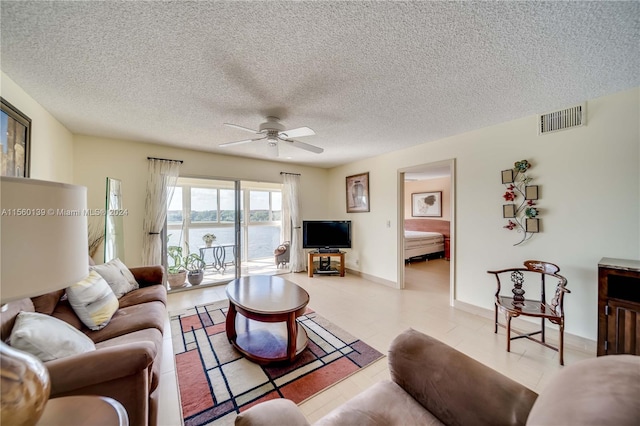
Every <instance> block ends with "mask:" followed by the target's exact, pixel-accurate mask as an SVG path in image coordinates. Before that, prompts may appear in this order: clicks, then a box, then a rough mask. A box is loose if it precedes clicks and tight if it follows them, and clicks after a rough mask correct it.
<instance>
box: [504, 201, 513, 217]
mask: <svg viewBox="0 0 640 426" xmlns="http://www.w3.org/2000/svg"><path fill="white" fill-rule="evenodd" d="M502 217H504V218H510V217H516V205H515V204H503V205H502Z"/></svg>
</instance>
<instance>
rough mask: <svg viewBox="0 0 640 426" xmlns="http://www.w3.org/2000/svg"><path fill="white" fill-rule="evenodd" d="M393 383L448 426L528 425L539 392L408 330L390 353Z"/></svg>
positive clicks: (446, 346) (440, 343)
mask: <svg viewBox="0 0 640 426" xmlns="http://www.w3.org/2000/svg"><path fill="white" fill-rule="evenodd" d="M389 370H390V372H391V379H392V380H393V381H394V382H396V383H397V384H398V385H400V386H401V387H402V388H403V389H404V390H405V391H406V392H407V393H408V394H410V395H411V396H412V397H413V398H414V399H415V400H416V401H418V402H419V403H420V404H421V405H422V406H423V407H425V408H426V409H427V410H429V411H430V412H431V413H432V414H433V415H434V416H436V417H437V418H438V419H439V420H440V421H441V422H442V423H444V424H447V425H470V424H473V425H524V424H525V422H526V420H527V416H528V415H529V411H530V410H531V407H532V406H533V403H534V402H535V400H536V398H537V394H536V393H535V392H533V391H531V390H530V389H528V388H527V387H525V386H523V385H521V384H519V383H517V382H515V381H513V380H511V379H510V378H508V377H506V376H503V375H502V374H500V373H498V372H497V371H495V370H492V369H491V368H489V367H487V366H485V365H484V364H481V363H480V362H478V361H476V360H474V359H473V358H470V357H468V356H467V355H465V354H463V353H461V352H459V351H457V350H455V349H453V348H452V347H450V346H448V345H446V344H445V343H442V342H440V341H439V340H437V339H434V338H433V337H430V336H427V335H425V334H422V333H420V332H418V331H415V330H412V329H409V330H407V331H405V332H403V333H402V334H400V335H399V336H397V337H396V338H395V339H394V340H393V342H392V343H391V348H390V349H389Z"/></svg>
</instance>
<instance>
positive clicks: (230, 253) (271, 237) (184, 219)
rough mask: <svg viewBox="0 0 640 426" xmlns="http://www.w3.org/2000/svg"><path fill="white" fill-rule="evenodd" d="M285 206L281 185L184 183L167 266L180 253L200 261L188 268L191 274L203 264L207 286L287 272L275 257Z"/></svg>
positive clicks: (173, 208) (170, 215) (174, 207)
mask: <svg viewBox="0 0 640 426" xmlns="http://www.w3.org/2000/svg"><path fill="white" fill-rule="evenodd" d="M281 205H282V192H281V185H280V184H270V183H260V182H247V181H242V182H240V181H232V180H219V179H216V180H214V179H200V178H198V179H196V178H179V179H178V183H177V187H176V190H175V191H174V195H173V198H172V200H171V201H170V203H169V204H168V212H167V236H168V238H167V246H168V252H169V257H168V259H167V261H168V266H169V267H171V265H172V262H174V259H173V258H171V253H172V252H173V253H175V252H176V251H180V252H181V254H182V257H183V259H184V258H185V257H187V256H189V255H191V260H194V259H196V260H195V262H192V264H191V266H189V263H188V262H187V263H186V265H185V266H186V267H190V268H191V269H193V266H194V265H193V264H194V263H198V262H197V260H198V258H199V259H201V260H202V263H203V265H204V268H203V281H202V284H223V283H226V282H228V281H230V280H232V279H234V278H237V277H240V276H246V275H251V274H276V273H281V272H285V269H279V268H277V266H278V265H276V264H275V262H274V254H273V253H274V250H275V248H276V247H278V245H279V244H280V243H281V241H280V240H281V237H280V234H281V228H282V227H281ZM177 247H179V249H177ZM189 286H192V284H189V282H188V281H187V282H186V283H185V287H189Z"/></svg>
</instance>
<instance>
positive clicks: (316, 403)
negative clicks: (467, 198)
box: [159, 259, 595, 426]
mask: <svg viewBox="0 0 640 426" xmlns="http://www.w3.org/2000/svg"><path fill="white" fill-rule="evenodd" d="M449 265H450V263H449V262H447V261H446V260H443V259H437V260H430V261H428V262H417V263H412V264H410V265H407V266H406V270H405V281H406V288H405V289H404V290H402V291H400V290H396V289H392V288H389V287H386V286H384V285H381V284H376V283H373V282H370V281H367V280H365V279H362V278H360V277H357V276H355V275H351V274H347V275H346V276H345V277H342V278H341V277H338V276H318V275H316V276H314V277H313V278H309V277H308V276H307V274H306V273H298V274H287V275H283V278H285V279H288V280H290V281H293V282H295V283H296V284H298V285H300V286H301V287H303V288H305V289H306V290H307V291H308V292H309V295H310V296H311V302H310V303H309V306H310V307H312V308H313V309H315V310H316V311H317V312H318V313H319V314H320V315H322V316H324V317H325V318H327V319H329V320H330V321H332V322H334V323H335V324H336V325H338V326H340V327H342V328H344V329H345V330H346V331H348V332H349V333H351V334H353V335H355V336H357V337H359V338H360V339H362V340H364V341H365V342H366V343H368V344H369V345H371V346H373V347H374V348H376V349H377V350H379V351H381V352H383V353H386V351H387V348H388V347H389V344H390V342H391V340H393V338H394V337H395V336H396V335H398V334H399V333H400V332H402V331H403V330H405V329H407V328H409V327H412V328H414V329H416V330H419V331H422V332H424V333H427V334H430V335H432V336H434V337H436V338H438V339H440V340H442V341H444V342H445V343H447V344H449V345H451V346H453V347H455V348H457V349H458V350H460V351H462V352H464V353H466V354H467V355H469V356H471V357H473V358H475V359H477V360H479V361H480V362H482V363H484V364H486V365H488V366H489V367H491V368H493V369H495V370H498V371H499V372H501V373H502V374H505V375H506V376H509V377H511V378H512V379H514V380H516V381H518V382H520V383H522V384H524V385H525V386H527V387H529V388H531V389H533V390H534V391H536V392H539V391H540V390H542V389H543V388H544V386H545V385H546V384H547V383H548V381H549V379H550V378H551V377H552V376H553V374H554V373H555V372H557V371H558V370H560V368H562V367H561V366H560V365H559V364H558V354H557V352H555V351H553V350H550V349H548V348H545V347H543V346H541V345H538V344H535V343H533V342H529V341H526V340H524V339H523V340H517V341H515V342H512V345H511V353H507V352H506V350H505V346H506V343H505V332H504V329H502V328H500V329H499V331H498V334H494V333H493V321H492V319H490V317H491V316H492V314H491V315H489V314H490V313H489V312H488V311H487V315H486V316H480V315H474V314H471V313H468V312H465V311H462V310H460V309H455V308H452V307H450V306H449V305H448V300H449V294H448V292H449ZM223 298H225V292H224V286H214V287H206V288H202V289H196V290H191V291H183V292H179V293H173V294H170V295H169V298H168V306H167V308H168V310H169V312H171V311H172V310H177V309H181V308H186V307H191V306H195V305H199V304H203V303H208V302H212V301H215V300H220V299H223ZM513 325H514V327H518V326H520V327H521V328H523V329H526V328H530V326H529V324H528V323H525V322H523V321H521V320H514V324H513ZM169 329H170V327H169V323H168V317H167V324H166V330H169ZM565 337H566V339H565V364H566V365H569V364H572V363H575V362H577V361H579V360H582V359H586V358H592V357H595V343H593V342H590V341H584V340H583V339H580V338H575V337H573V336H565ZM548 339H549V341H551V342H553V341H554V339H557V332H556V331H555V330H552V331H550V332H549V333H548ZM585 348H586V349H585ZM388 377H389V371H388V368H387V360H386V358H383V359H381V360H379V361H377V362H376V363H374V364H373V365H371V366H369V367H367V368H365V369H363V370H362V371H360V372H358V373H356V374H354V375H352V376H351V377H349V378H348V379H346V380H344V381H342V382H340V383H338V384H337V385H335V386H333V387H332V388H329V389H327V390H325V391H324V392H321V393H320V394H318V395H316V396H315V397H313V398H310V399H309V400H308V401H306V402H304V403H302V404H301V405H300V408H301V409H302V411H303V412H304V414H305V415H306V416H307V419H308V420H309V421H310V422H311V423H313V422H314V421H316V420H318V419H319V418H320V417H322V416H324V415H325V414H327V413H328V412H329V411H331V410H332V409H333V408H335V407H337V406H339V405H341V404H342V403H344V402H345V401H347V400H348V399H350V398H352V397H353V396H355V395H356V394H358V393H360V392H361V391H363V390H364V389H366V388H368V387H369V386H371V385H372V384H373V383H375V382H377V381H380V380H384V379H387V378H388ZM159 406H160V410H159V424H160V425H161V426H179V425H180V424H181V415H180V407H179V401H178V392H177V385H176V379H175V366H174V361H173V353H172V347H171V335H170V332H167V333H165V345H164V353H163V360H162V378H161V380H160V404H159Z"/></svg>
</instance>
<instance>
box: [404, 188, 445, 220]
mask: <svg viewBox="0 0 640 426" xmlns="http://www.w3.org/2000/svg"><path fill="white" fill-rule="evenodd" d="M411 216H413V217H442V191H434V192H417V193H415V194H411Z"/></svg>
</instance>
